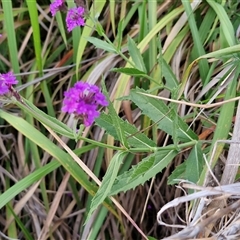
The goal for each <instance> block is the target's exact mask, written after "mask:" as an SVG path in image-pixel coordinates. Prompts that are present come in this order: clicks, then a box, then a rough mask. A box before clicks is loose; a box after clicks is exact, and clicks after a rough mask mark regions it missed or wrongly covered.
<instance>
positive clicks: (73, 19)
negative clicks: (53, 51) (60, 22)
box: [66, 7, 85, 32]
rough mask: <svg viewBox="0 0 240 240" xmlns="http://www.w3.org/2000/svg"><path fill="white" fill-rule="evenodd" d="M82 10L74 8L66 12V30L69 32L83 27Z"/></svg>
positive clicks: (81, 8)
mask: <svg viewBox="0 0 240 240" xmlns="http://www.w3.org/2000/svg"><path fill="white" fill-rule="evenodd" d="M83 17H84V8H83V7H75V8H71V9H69V10H68V13H67V17H66V23H67V30H68V32H71V31H72V30H73V29H74V28H75V27H77V26H84V25H85V22H84V18H83Z"/></svg>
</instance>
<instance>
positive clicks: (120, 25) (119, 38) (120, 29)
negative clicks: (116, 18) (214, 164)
mask: <svg viewBox="0 0 240 240" xmlns="http://www.w3.org/2000/svg"><path fill="white" fill-rule="evenodd" d="M123 22H124V19H122V20H121V21H120V22H119V23H118V32H117V38H116V41H117V49H118V51H120V49H121V45H122V34H123ZM114 24H115V23H114Z"/></svg>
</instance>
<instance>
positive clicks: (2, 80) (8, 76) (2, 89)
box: [0, 72, 18, 95]
mask: <svg viewBox="0 0 240 240" xmlns="http://www.w3.org/2000/svg"><path fill="white" fill-rule="evenodd" d="M17 83H18V81H17V79H16V77H15V76H14V74H13V73H12V72H8V73H3V74H1V73H0V95H4V94H6V93H8V92H9V91H11V87H12V85H15V84H17Z"/></svg>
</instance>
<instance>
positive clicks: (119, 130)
mask: <svg viewBox="0 0 240 240" xmlns="http://www.w3.org/2000/svg"><path fill="white" fill-rule="evenodd" d="M102 88H103V93H104V94H105V96H107V99H108V102H109V105H108V109H109V116H110V117H111V119H112V124H113V126H114V128H115V130H116V133H117V136H118V139H119V141H120V142H121V144H122V145H123V146H124V147H125V148H128V142H127V138H126V135H125V134H124V128H125V126H123V125H122V124H121V119H120V117H119V116H118V115H117V113H116V111H115V109H114V107H113V104H112V102H111V101H110V99H109V97H108V93H107V89H106V87H105V85H104V84H103V85H102Z"/></svg>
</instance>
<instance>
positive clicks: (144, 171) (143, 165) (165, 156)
mask: <svg viewBox="0 0 240 240" xmlns="http://www.w3.org/2000/svg"><path fill="white" fill-rule="evenodd" d="M177 153H178V152H177V151H176V150H166V149H161V150H159V151H158V152H156V153H153V154H151V155H150V156H148V157H146V158H144V159H143V160H142V161H141V162H140V163H138V164H137V165H135V166H133V167H132V168H131V169H130V170H129V171H127V172H125V173H123V174H121V175H119V176H118V177H117V179H116V180H115V182H114V184H113V186H112V189H111V191H110V193H109V196H111V195H116V194H118V193H119V192H122V191H124V192H126V191H128V190H130V189H134V188H135V187H137V186H138V185H140V184H144V183H145V182H146V181H148V180H149V179H150V178H152V177H154V176H155V175H156V174H158V173H159V172H161V171H162V169H163V168H165V167H166V166H167V165H168V164H169V163H170V162H171V161H172V159H173V158H174V157H175V156H176V155H177ZM149 166H150V168H149ZM132 176H134V178H133V177H132Z"/></svg>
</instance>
